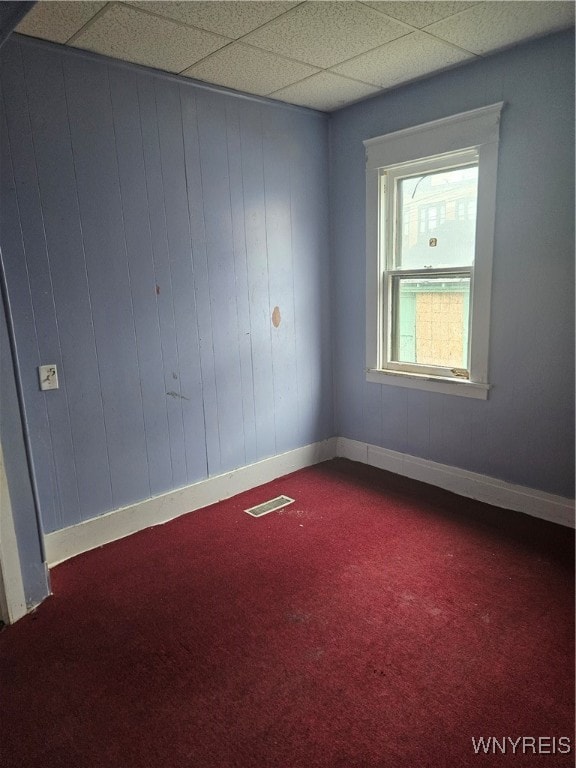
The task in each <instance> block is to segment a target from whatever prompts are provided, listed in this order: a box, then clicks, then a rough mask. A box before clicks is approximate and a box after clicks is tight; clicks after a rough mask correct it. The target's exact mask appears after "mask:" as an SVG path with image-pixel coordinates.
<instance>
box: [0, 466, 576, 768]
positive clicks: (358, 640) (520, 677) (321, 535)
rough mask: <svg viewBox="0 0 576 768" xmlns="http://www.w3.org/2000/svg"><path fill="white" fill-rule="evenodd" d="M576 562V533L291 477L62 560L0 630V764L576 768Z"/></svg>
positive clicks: (372, 479)
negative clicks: (261, 513) (266, 504)
mask: <svg viewBox="0 0 576 768" xmlns="http://www.w3.org/2000/svg"><path fill="white" fill-rule="evenodd" d="M280 493H285V494H287V495H289V496H291V497H292V498H295V499H296V503H295V504H293V505H292V506H290V507H287V508H285V509H283V510H281V511H280V512H276V513H271V514H269V515H267V516H265V517H262V518H259V519H254V518H252V517H250V516H249V515H246V514H245V513H244V512H243V511H242V510H243V509H244V508H246V507H248V506H252V505H254V504H257V503H259V502H260V501H264V500H266V499H268V498H271V497H272V496H276V495H278V494H280ZM573 572H574V563H573V532H572V531H570V530H568V529H564V528H561V527H559V526H555V525H552V524H549V523H545V522H543V521H539V520H536V519H533V518H529V517H526V516H523V515H519V514H516V513H512V512H505V511H502V510H497V509H494V508H491V507H488V506H485V505H482V504H479V503H476V502H471V501H467V500H464V499H462V498H459V497H457V496H453V495H451V494H449V493H445V492H443V491H439V490H437V489H433V488H430V487H429V486H425V485H420V484H418V483H413V482H412V481H407V480H403V479H401V478H396V477H394V476H392V475H390V474H387V473H384V472H378V471H376V470H371V469H369V468H364V467H361V466H360V465H356V464H353V463H351V462H347V461H345V460H336V461H333V462H329V463H327V464H324V465H320V466H318V467H314V468H311V469H307V470H303V471H301V472H297V473H295V474H293V475H290V476H289V477H286V478H283V479H282V480H278V481H275V482H273V483H270V484H268V485H267V486H263V487H262V488H260V489H256V490H254V491H250V492H249V493H245V494H242V495H241V496H238V497H236V498H234V499H231V500H229V501H225V502H222V503H220V504H217V505H214V506H212V507H209V508H207V509H205V510H202V511H200V512H194V513H193V514H191V515H188V516H186V517H183V518H180V519H178V520H176V521H174V522H172V523H169V524H167V525H165V526H161V527H158V528H155V529H151V530H148V531H144V532H142V533H139V534H136V535H135V536H132V537H130V538H128V539H124V540H122V541H119V542H116V543H113V544H110V545H108V546H106V547H104V548H102V549H99V550H96V551H93V552H89V553H87V554H85V555H82V556H80V557H78V558H76V559H74V560H71V561H69V562H67V563H64V564H63V565H60V566H58V567H57V568H55V569H54V570H53V571H52V584H53V590H54V593H55V594H54V596H53V597H52V598H50V599H49V600H48V601H47V602H46V603H44V604H43V605H42V606H41V607H40V608H39V609H38V611H37V612H36V613H35V614H34V615H32V616H28V617H26V618H25V619H23V620H22V621H21V622H19V623H18V624H16V625H15V626H14V627H11V628H8V629H6V630H4V631H3V632H2V633H1V634H0V697H1V698H0V724H1V727H0V734H1V735H0V765H1V766H2V768H16V766H18V767H19V768H20V767H21V766H26V768H30V767H31V766H34V768H66V767H67V766H74V768H101V767H102V768H104V767H105V768H116V767H118V768H141V767H143V766H154V768H232V766H234V768H236V767H237V768H296V766H298V767H300V766H301V767H302V768H353V767H354V766H357V767H358V768H360V767H361V768H374V767H376V766H378V768H384V767H386V768H436V767H438V768H440V767H445V768H466V767H467V766H478V767H479V768H482V767H484V766H518V768H531V767H532V766H550V768H559V767H561V766H562V767H563V766H573V765H574V752H573V748H574V733H573V731H574V715H573V710H574V695H573V690H574V684H573V680H574V662H573V658H574V647H573V636H574V635H573V632H574V626H573V614H574V608H573V605H574V602H573V601H574V597H573ZM481 736H484V737H485V738H487V737H491V736H495V737H496V738H497V739H498V740H499V743H500V744H503V745H504V747H505V748H506V753H505V754H501V749H500V748H498V747H495V745H494V744H493V742H490V744H489V750H490V752H489V754H483V753H482V754H476V753H475V751H474V745H473V742H472V738H473V737H474V738H475V739H478V738H479V737H481ZM504 737H510V738H511V739H513V741H514V742H515V743H516V744H517V746H516V750H517V751H516V754H512V746H511V743H510V742H507V743H504V742H502V739H503V738H504ZM519 737H526V738H527V739H528V741H524V742H522V741H520V742H517V741H516V740H517V739H518V738H519ZM538 737H549V738H548V740H547V741H546V740H544V741H543V742H541V743H540V748H541V747H542V746H543V747H544V750H545V751H547V752H548V753H549V754H540V755H538V754H536V755H535V754H533V751H534V747H533V746H532V744H533V742H532V741H530V739H537V738H538ZM560 737H565V739H566V738H569V739H570V746H571V752H570V753H569V754H561V753H560V751H559V747H561V746H562V744H564V745H565V744H566V741H564V742H559V741H558V739H559V738H560ZM553 739H554V740H553ZM477 743H478V742H477ZM534 743H535V744H536V749H538V742H537V741H536V742H534ZM485 744H488V742H485ZM494 748H495V749H496V754H492V752H493V749H494Z"/></svg>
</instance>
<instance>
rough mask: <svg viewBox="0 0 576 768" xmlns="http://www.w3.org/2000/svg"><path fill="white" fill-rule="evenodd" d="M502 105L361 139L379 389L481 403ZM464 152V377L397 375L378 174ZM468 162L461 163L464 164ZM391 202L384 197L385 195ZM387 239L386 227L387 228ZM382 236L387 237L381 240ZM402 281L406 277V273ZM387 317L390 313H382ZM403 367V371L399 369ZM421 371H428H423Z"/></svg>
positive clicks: (370, 351) (369, 310)
mask: <svg viewBox="0 0 576 768" xmlns="http://www.w3.org/2000/svg"><path fill="white" fill-rule="evenodd" d="M503 106H504V103H503V102H500V103H498V104H491V105H489V106H486V107H480V108H479V109H474V110H471V111H469V112H463V113H460V114H458V115H452V116H450V117H447V118H443V119H441V120H434V121H433V122H430V123H425V124H423V125H418V126H414V127H412V128H406V129H404V130H401V131H396V132H394V133H389V134H387V135H385V136H379V137H376V138H373V139H367V140H366V141H365V142H364V146H365V147H366V379H367V381H371V382H376V383H380V384H392V385H395V386H403V387H411V388H415V389H423V390H427V391H430V392H441V393H445V394H455V395H463V396H466V397H475V398H480V399H484V400H485V399H487V397H488V390H489V389H490V384H489V380H488V351H489V335H490V298H491V292H492V258H493V246H494V224H495V216H496V171H497V165H498V142H499V127H500V115H501V111H502V107H503ZM456 153H462V157H463V158H471V157H477V159H478V209H477V217H476V243H475V258H474V265H473V269H472V271H471V287H470V326H469V346H470V351H469V376H468V378H467V379H462V378H460V377H459V376H456V375H454V376H446V375H438V374H440V373H443V372H438V373H437V374H436V375H435V374H433V373H431V372H430V370H428V371H427V372H425V373H418V372H417V369H415V370H412V371H407V370H398V366H395V365H394V364H392V363H388V362H387V350H386V343H387V337H388V326H389V311H390V310H389V301H388V300H387V284H388V281H387V280H386V275H385V270H386V263H385V245H386V244H385V242H383V241H381V233H382V232H383V231H384V227H382V226H381V221H382V217H383V216H385V215H386V206H385V201H384V200H383V198H382V173H383V171H384V170H388V172H389V173H390V175H392V176H393V175H394V173H396V172H397V167H398V166H402V170H401V171H398V173H405V170H404V169H405V168H406V167H408V166H409V164H410V163H416V164H417V165H418V166H419V167H420V166H421V164H422V163H423V162H424V161H428V160H429V161H430V167H431V168H432V167H434V166H435V163H436V162H437V163H438V164H437V165H436V167H441V165H442V155H444V156H448V155H455V154H456ZM466 161H467V160H464V162H466ZM388 197H390V196H388ZM386 231H387V233H388V236H390V234H389V233H390V227H386ZM384 238H385V236H384ZM407 276H408V274H407ZM387 313H388V314H387ZM403 367H404V366H403ZM427 368H430V367H429V366H427Z"/></svg>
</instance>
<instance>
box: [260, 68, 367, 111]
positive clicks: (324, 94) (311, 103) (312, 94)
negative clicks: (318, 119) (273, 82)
mask: <svg viewBox="0 0 576 768" xmlns="http://www.w3.org/2000/svg"><path fill="white" fill-rule="evenodd" d="M378 91H379V88H375V87H374V86H373V85H368V84H367V83H359V82H357V81H356V80H348V78H346V77H340V76H339V75H333V74H332V73H330V72H320V73H319V74H318V75H312V77H309V78H308V79H307V80H302V81H301V82H299V83H295V84H294V85H289V86H288V87H287V88H282V89H281V90H279V91H275V92H274V93H271V94H270V96H271V97H272V98H273V99H280V101H287V102H289V103H290V104H300V105H301V106H303V107H311V108H312V109H319V110H322V111H324V112H330V111H331V110H333V109H339V108H340V107H343V106H345V105H346V104H349V103H350V102H353V101H357V100H358V99H363V98H365V97H366V96H370V95H371V94H373V93H377V92H378Z"/></svg>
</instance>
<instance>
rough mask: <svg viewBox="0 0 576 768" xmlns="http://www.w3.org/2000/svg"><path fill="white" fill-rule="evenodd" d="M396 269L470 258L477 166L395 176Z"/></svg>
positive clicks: (446, 264)
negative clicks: (416, 174)
mask: <svg viewBox="0 0 576 768" xmlns="http://www.w3.org/2000/svg"><path fill="white" fill-rule="evenodd" d="M396 192H397V216H398V221H397V238H398V239H397V251H396V259H395V268H396V269H401V268H404V269H422V268H423V267H453V266H460V267H464V266H469V265H471V264H472V263H473V261H474V241H475V237H476V202H477V192H478V166H477V165H472V166H465V167H462V168H451V169H449V170H445V171H435V172H432V173H426V174H421V175H419V176H411V177H410V178H406V179H399V180H398V182H397V187H396Z"/></svg>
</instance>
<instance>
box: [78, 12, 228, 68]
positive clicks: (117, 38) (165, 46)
mask: <svg viewBox="0 0 576 768" xmlns="http://www.w3.org/2000/svg"><path fill="white" fill-rule="evenodd" d="M229 42H231V41H230V40H228V39H227V38H225V37H219V36H217V35H213V34H212V33H211V32H204V31H202V30H199V29H191V28H190V27H182V26H180V25H179V24H175V23H174V22H172V21H168V19H161V18H159V17H158V16H151V15H150V14H147V13H142V12H141V11H138V10H136V9H135V8H128V7H127V6H125V5H110V6H109V7H108V8H107V9H106V10H105V12H104V13H102V14H101V15H100V16H99V17H98V18H97V19H96V21H95V22H94V23H93V24H91V25H90V26H89V27H88V28H87V29H86V30H85V31H84V32H81V33H80V35H79V36H78V37H77V38H75V39H74V42H73V43H72V44H73V45H74V46H75V47H77V48H84V49H87V50H90V51H96V52H97V53H102V54H104V55H106V56H113V57H115V58H117V59H122V60H124V61H132V62H135V63H136V64H144V65H146V66H148V67H156V68H157V69H164V70H166V71H168V72H181V71H182V70H183V69H186V68H187V67H189V66H191V65H192V64H194V63H195V62H197V61H199V60H200V59H203V58H204V57H205V56H207V55H208V54H209V53H212V52H213V51H216V50H217V49H218V48H221V47H222V46H224V45H226V44H227V43H229Z"/></svg>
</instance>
